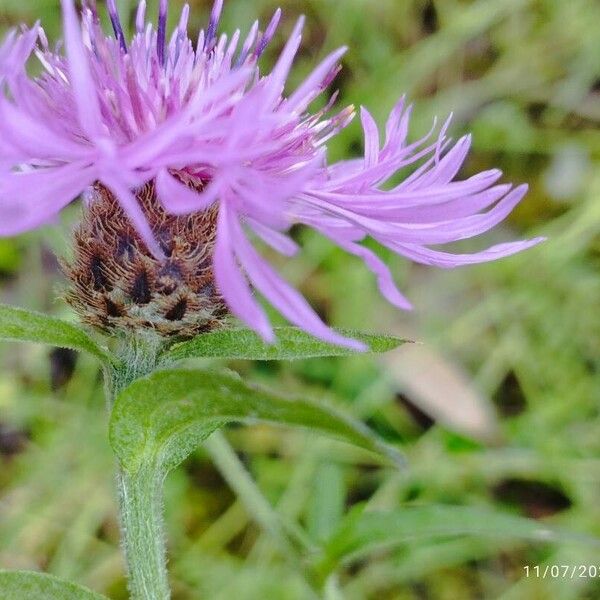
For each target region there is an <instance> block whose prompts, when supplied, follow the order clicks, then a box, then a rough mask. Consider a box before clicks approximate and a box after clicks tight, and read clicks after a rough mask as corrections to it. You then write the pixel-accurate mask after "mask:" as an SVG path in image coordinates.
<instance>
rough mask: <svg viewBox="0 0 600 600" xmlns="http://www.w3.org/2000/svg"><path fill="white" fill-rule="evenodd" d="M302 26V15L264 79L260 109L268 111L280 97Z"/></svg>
mask: <svg viewBox="0 0 600 600" xmlns="http://www.w3.org/2000/svg"><path fill="white" fill-rule="evenodd" d="M303 27H304V17H303V16H302V17H300V18H299V19H298V21H297V22H296V26H295V27H294V30H293V31H292V35H291V36H290V38H289V40H288V41H287V43H286V45H285V47H284V48H283V51H282V52H281V55H280V57H279V60H278V61H277V63H276V64H275V67H274V68H273V71H271V74H270V75H269V77H268V79H267V80H266V85H267V92H266V94H265V98H264V102H263V106H262V107H261V108H262V110H264V111H268V110H270V109H271V108H272V107H273V104H274V103H275V101H276V100H277V99H278V98H279V97H280V95H281V94H282V92H283V88H284V85H285V82H286V80H287V77H288V75H289V72H290V69H291V68H292V63H293V62H294V58H295V56H296V53H297V52H298V49H299V48H300V42H301V41H302V29H303Z"/></svg>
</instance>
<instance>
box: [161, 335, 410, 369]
mask: <svg viewBox="0 0 600 600" xmlns="http://www.w3.org/2000/svg"><path fill="white" fill-rule="evenodd" d="M340 333H342V334H343V335H345V336H347V337H350V338H353V339H356V340H359V341H361V342H363V343H365V344H366V345H367V346H368V347H369V350H370V351H371V352H375V353H381V352H388V351H390V350H394V348H397V347H398V346H401V345H402V344H404V343H405V342H406V340H402V339H400V338H398V337H394V336H391V335H371V334H366V333H362V332H360V331H348V330H342V331H340ZM275 335H276V336H277V342H276V343H275V344H267V343H265V342H264V341H263V340H262V339H261V338H260V337H259V336H258V335H257V334H256V333H255V332H254V331H252V330H251V329H247V328H241V327H240V328H235V329H222V330H218V331H213V332H211V333H206V334H204V335H199V336H197V337H196V338H195V339H193V340H191V341H189V342H182V343H180V344H177V345H176V346H174V347H173V348H171V349H170V350H169V351H168V352H167V353H165V355H164V356H163V360H164V361H165V362H170V361H171V362H172V361H178V360H184V359H186V358H223V359H228V360H230V359H242V360H301V359H306V358H322V357H326V356H351V355H356V354H360V353H358V352H356V351H353V350H350V349H348V348H343V347H341V346H334V345H333V344H328V343H326V342H322V341H321V340H318V339H316V338H314V337H313V336H311V335H309V334H308V333H306V332H304V331H302V330H301V329H298V328H297V327H276V328H275Z"/></svg>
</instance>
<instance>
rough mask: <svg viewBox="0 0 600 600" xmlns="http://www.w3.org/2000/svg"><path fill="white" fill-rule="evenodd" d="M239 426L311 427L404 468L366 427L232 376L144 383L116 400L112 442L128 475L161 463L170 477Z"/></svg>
mask: <svg viewBox="0 0 600 600" xmlns="http://www.w3.org/2000/svg"><path fill="white" fill-rule="evenodd" d="M233 421H239V422H246V423H247V422H254V421H268V422H271V423H279V424H282V425H291V426H298V427H306V428H310V429H313V430H315V431H318V432H321V433H325V434H329V435H332V436H335V437H338V438H341V439H342V440H344V441H346V442H349V443H352V444H355V445H357V446H361V447H363V448H366V449H367V450H371V451H373V452H377V453H379V454H383V455H384V456H386V457H387V458H389V459H391V460H392V461H394V462H395V463H402V462H403V459H402V457H401V455H400V454H399V453H398V452H397V451H396V450H395V449H393V448H391V447H390V446H388V445H386V444H384V443H383V442H382V441H380V440H379V438H377V437H376V436H375V435H374V434H373V433H372V432H371V431H370V430H369V429H368V428H367V427H365V426H364V425H363V424H362V423H360V422H357V421H354V420H352V419H350V418H348V417H347V416H345V415H343V414H341V413H339V412H337V411H336V410H333V409H331V408H329V407H326V406H324V405H322V404H321V403H317V402H315V401H309V400H290V399H288V398H286V397H284V396H281V395H279V394H276V393H274V392H272V391H269V390H266V389H264V388H262V387H258V386H255V385H250V384H248V383H246V382H244V381H242V379H241V378H240V377H239V375H237V374H235V373H232V372H229V371H214V370H200V369H194V370H187V369H180V370H168V371H167V370H165V371H157V372H155V373H153V374H152V375H149V376H148V377H145V378H143V379H138V380H137V381H135V382H133V383H132V384H131V385H130V386H129V387H127V388H125V390H123V391H122V392H121V393H120V394H119V395H118V396H117V398H116V401H115V404H114V407H113V410H112V415H111V422H110V440H111V444H112V447H113V449H114V451H115V453H116V454H117V456H118V457H119V459H120V461H121V464H122V466H123V467H124V468H125V469H127V470H130V471H137V470H138V469H139V468H140V467H141V466H142V465H144V464H148V463H149V461H152V460H156V461H158V464H159V465H160V466H162V467H163V468H164V469H165V470H169V469H170V468H172V467H174V466H176V465H177V464H179V463H180V462H181V461H182V460H183V459H184V458H185V457H186V456H187V455H188V454H189V453H190V452H191V451H192V450H193V449H194V448H195V447H196V446H197V445H198V444H199V443H201V442H202V441H203V440H205V439H206V438H207V437H208V436H209V435H210V434H211V433H212V432H213V431H215V430H216V429H218V428H219V427H221V426H223V425H224V424H226V423H229V422H233Z"/></svg>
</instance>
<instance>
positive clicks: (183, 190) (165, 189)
mask: <svg viewBox="0 0 600 600" xmlns="http://www.w3.org/2000/svg"><path fill="white" fill-rule="evenodd" d="M156 192H157V194H158V197H159V198H160V201H161V203H162V205H163V206H164V207H165V209H166V210H167V212H169V213H171V214H173V215H185V214H188V213H191V212H201V211H203V210H206V209H207V208H209V207H210V206H211V205H212V204H214V203H215V202H216V201H217V199H218V197H219V194H220V193H221V186H220V183H219V181H218V180H213V181H211V182H210V183H209V184H208V186H207V188H206V189H205V190H203V191H202V192H197V191H195V190H193V189H191V188H189V187H188V186H187V185H185V184H183V183H182V182H181V181H179V180H178V179H177V178H175V177H173V175H171V174H170V173H169V172H168V171H167V170H166V169H161V170H160V171H159V172H158V175H157V176H156Z"/></svg>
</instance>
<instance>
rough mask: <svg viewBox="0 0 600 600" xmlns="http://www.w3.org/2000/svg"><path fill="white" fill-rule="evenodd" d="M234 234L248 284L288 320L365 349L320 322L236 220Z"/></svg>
mask: <svg viewBox="0 0 600 600" xmlns="http://www.w3.org/2000/svg"><path fill="white" fill-rule="evenodd" d="M232 231H233V234H234V236H235V238H236V245H235V253H236V255H237V257H238V259H239V261H240V264H241V265H242V267H243V268H244V270H245V271H246V273H247V274H248V277H249V278H250V281H251V282H252V284H253V285H254V286H255V287H256V289H258V290H259V291H260V292H261V293H262V294H263V295H264V296H265V298H266V299H267V300H268V301H269V302H270V303H271V304H272V305H273V306H274V307H275V308H276V309H277V310H278V311H279V312H280V313H281V314H282V315H283V316H284V317H285V318H286V319H288V320H289V321H290V322H291V323H293V324H294V325H297V326H298V327H300V328H301V329H304V331H306V332H308V333H310V334H311V335H314V336H315V337H317V338H320V339H322V340H324V341H326V342H329V343H331V344H337V345H339V346H345V347H347V348H352V349H354V350H358V351H364V350H366V349H367V348H366V346H365V345H364V344H362V343H361V342H358V341H356V340H352V339H350V338H347V337H345V336H342V335H340V334H338V333H336V332H335V331H333V330H332V329H330V328H329V327H327V325H325V324H324V323H323V321H321V319H320V318H319V317H318V316H317V314H316V313H315V312H314V310H313V309H312V308H311V307H310V305H309V304H308V302H307V301H306V300H305V299H304V298H303V297H302V296H301V295H300V294H299V293H298V292H297V291H296V290H295V289H294V288H292V287H291V286H290V285H289V284H288V283H287V282H286V281H284V280H283V279H281V277H279V275H277V273H275V271H274V270H273V269H272V268H271V267H270V266H269V265H268V264H267V263H266V262H265V261H264V260H263V259H262V258H261V257H260V256H259V255H258V253H257V252H256V250H254V248H253V247H252V246H251V244H250V243H249V242H248V240H247V239H246V236H245V235H244V232H243V231H242V228H241V227H240V225H239V223H237V222H236V223H235V224H234V226H233V227H232Z"/></svg>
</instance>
